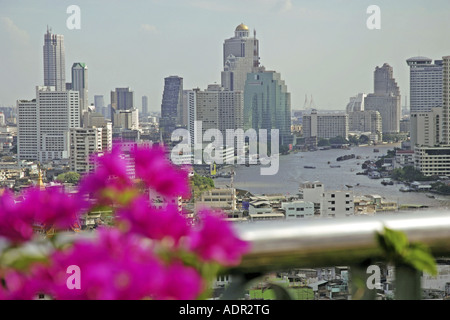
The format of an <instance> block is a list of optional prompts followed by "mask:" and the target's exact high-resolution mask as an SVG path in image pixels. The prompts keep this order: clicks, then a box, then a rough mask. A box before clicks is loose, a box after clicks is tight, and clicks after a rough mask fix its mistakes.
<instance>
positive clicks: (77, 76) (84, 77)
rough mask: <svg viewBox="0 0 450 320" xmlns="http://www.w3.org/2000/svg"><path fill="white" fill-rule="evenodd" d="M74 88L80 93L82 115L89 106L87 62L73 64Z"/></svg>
mask: <svg viewBox="0 0 450 320" xmlns="http://www.w3.org/2000/svg"><path fill="white" fill-rule="evenodd" d="M72 90H74V91H78V92H79V93H80V116H82V115H83V113H84V112H86V111H87V109H88V107H89V97H88V67H87V66H86V64H85V63H81V62H76V63H74V64H73V66H72Z"/></svg>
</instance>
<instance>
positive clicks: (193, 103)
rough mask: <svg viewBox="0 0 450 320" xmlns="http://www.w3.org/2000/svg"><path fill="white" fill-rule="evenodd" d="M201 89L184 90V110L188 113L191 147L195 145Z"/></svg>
mask: <svg viewBox="0 0 450 320" xmlns="http://www.w3.org/2000/svg"><path fill="white" fill-rule="evenodd" d="M198 91H200V89H199V88H197V89H193V90H183V108H184V110H185V111H187V118H188V119H187V129H188V131H189V135H190V138H191V141H190V142H191V145H194V143H195V137H196V136H195V121H197V92H198Z"/></svg>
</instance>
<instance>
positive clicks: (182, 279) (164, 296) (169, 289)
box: [155, 262, 203, 300]
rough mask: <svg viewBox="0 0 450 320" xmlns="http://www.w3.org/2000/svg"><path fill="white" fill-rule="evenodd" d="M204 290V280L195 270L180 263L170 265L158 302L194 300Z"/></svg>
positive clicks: (159, 292) (158, 295) (158, 294)
mask: <svg viewBox="0 0 450 320" xmlns="http://www.w3.org/2000/svg"><path fill="white" fill-rule="evenodd" d="M202 290H203V280H202V277H201V276H200V274H199V273H198V272H197V270H195V269H194V268H191V267H187V266H185V265H183V264H182V263H180V262H174V263H173V264H171V265H169V266H168V267H167V268H166V270H165V274H164V281H163V285H162V286H161V289H160V290H159V291H158V293H157V295H156V297H155V298H156V299H158V300H194V299H196V298H197V297H198V296H199V295H200V293H201V292H202Z"/></svg>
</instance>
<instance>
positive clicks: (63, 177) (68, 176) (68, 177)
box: [56, 171, 80, 184]
mask: <svg viewBox="0 0 450 320" xmlns="http://www.w3.org/2000/svg"><path fill="white" fill-rule="evenodd" d="M56 180H57V181H59V182H64V183H72V184H78V182H79V181H80V174H79V173H76V172H72V171H69V172H65V173H61V174H59V175H58V176H57V177H56Z"/></svg>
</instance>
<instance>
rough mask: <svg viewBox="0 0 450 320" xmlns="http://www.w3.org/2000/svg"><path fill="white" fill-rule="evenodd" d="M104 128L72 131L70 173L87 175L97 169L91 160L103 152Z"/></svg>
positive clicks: (72, 129)
mask: <svg viewBox="0 0 450 320" xmlns="http://www.w3.org/2000/svg"><path fill="white" fill-rule="evenodd" d="M102 131H103V129H102V128H96V127H94V128H71V129H70V171H73V172H78V173H85V172H90V171H92V170H93V169H95V163H93V162H92V161H91V159H90V156H91V155H92V154H94V153H98V152H101V151H102Z"/></svg>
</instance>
